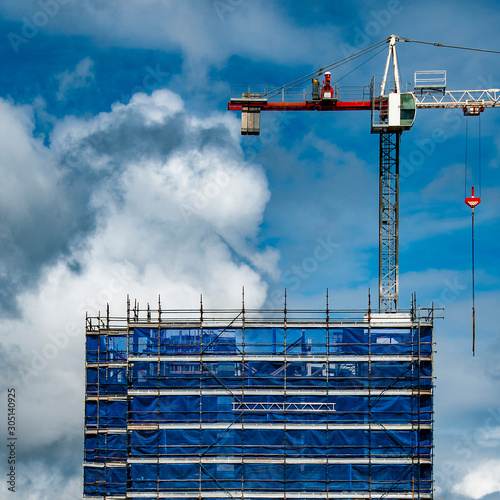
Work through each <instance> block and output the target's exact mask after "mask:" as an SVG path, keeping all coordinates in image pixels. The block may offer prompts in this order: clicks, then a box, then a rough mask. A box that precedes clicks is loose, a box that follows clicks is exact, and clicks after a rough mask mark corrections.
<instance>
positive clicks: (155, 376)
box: [84, 303, 434, 500]
mask: <svg viewBox="0 0 500 500" xmlns="http://www.w3.org/2000/svg"><path fill="white" fill-rule="evenodd" d="M433 315H434V311H433V309H432V308H431V309H420V308H413V307H412V309H411V310H410V311H406V312H398V313H389V314H387V313H385V314H381V313H378V314H372V312H371V311H370V310H365V311H360V310H356V311H353V310H351V311H334V310H331V309H328V307H327V308H326V309H325V310H322V311H289V310H287V309H286V307H285V309H284V310H281V311H262V310H258V311H257V310H255V311H253V310H245V308H244V307H242V308H241V310H204V309H203V307H201V308H200V310H197V311H192V310H191V311H179V310H176V311H172V310H162V308H161V306H160V305H158V309H157V310H152V309H150V307H149V306H148V307H147V309H145V310H141V309H139V305H138V304H137V303H136V304H134V306H133V307H130V303H129V304H128V307H127V317H123V318H116V317H110V315H109V309H108V312H107V314H106V316H105V317H96V318H90V317H89V318H87V326H86V373H87V374H86V414H85V450H84V452H85V459H84V460H85V461H84V498H86V499H92V498H95V499H97V498H99V499H116V500H118V499H125V498H137V499H139V498H141V499H147V500H152V499H160V498H170V499H191V498H192V499H199V500H201V499H202V498H211V499H212V498H214V499H228V498H230V499H236V498H241V499H285V498H297V499H299V498H300V499H319V498H321V499H371V498H377V499H380V498H384V499H387V500H390V499H394V500H396V499H420V498H422V499H431V498H432V457H433V453H432V450H433V442H432V427H433V408H432V391H433V370H432V357H433V341H432V329H433V319H434V318H433Z"/></svg>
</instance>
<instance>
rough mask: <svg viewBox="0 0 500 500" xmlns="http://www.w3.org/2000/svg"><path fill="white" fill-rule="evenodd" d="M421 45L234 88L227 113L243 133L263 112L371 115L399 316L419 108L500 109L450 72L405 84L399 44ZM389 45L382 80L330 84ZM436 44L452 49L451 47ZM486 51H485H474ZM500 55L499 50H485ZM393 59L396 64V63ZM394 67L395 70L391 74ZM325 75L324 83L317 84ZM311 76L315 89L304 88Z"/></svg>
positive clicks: (385, 284) (384, 267)
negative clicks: (406, 156) (409, 150)
mask: <svg viewBox="0 0 500 500" xmlns="http://www.w3.org/2000/svg"><path fill="white" fill-rule="evenodd" d="M398 41H402V42H417V43H429V42H420V41H418V40H411V39H408V38H403V37H398V36H396V35H391V36H390V37H389V38H387V39H385V40H382V41H381V42H378V43H376V44H374V45H372V46H370V47H367V48H366V49H363V50H361V51H359V52H357V53H355V54H353V55H352V56H349V57H347V58H345V59H344V60H342V61H339V62H338V63H333V64H331V65H329V66H327V67H325V68H321V69H319V70H318V71H317V72H314V73H311V74H309V75H306V76H305V77H303V78H301V79H299V80H295V81H294V82H292V83H290V84H288V85H284V86H282V87H278V88H268V87H258V86H236V85H233V86H232V87H231V98H230V101H229V103H228V109H229V110H231V111H240V112H241V134H242V135H259V133H260V113H261V111H357V110H365V111H370V112H371V117H372V119H371V133H374V134H379V136H380V140H379V310H380V311H381V312H397V311H398V305H399V145H400V138H401V134H402V132H403V131H405V130H410V129H411V127H412V125H413V122H414V120H415V114H416V110H417V109H435V108H445V109H448V108H461V109H462V110H463V112H464V115H466V116H479V114H480V113H481V112H483V111H484V109H485V108H489V107H500V89H489V90H451V91H450V90H446V71H435V70H434V71H417V72H415V80H414V86H413V90H409V89H408V88H403V85H402V83H401V81H400V76H399V68H398V60H397V54H396V42H398ZM387 42H388V43H389V51H388V54H387V61H386V64H385V70H384V74H383V77H382V79H381V81H380V82H379V81H376V78H375V77H373V79H372V82H371V84H370V85H369V86H367V87H359V88H355V89H353V88H352V87H349V88H342V87H339V86H337V85H336V84H335V83H333V82H332V81H331V72H330V71H329V69H330V68H335V67H338V66H339V65H340V64H343V63H345V62H349V61H351V60H353V59H354V58H355V57H359V56H361V55H364V54H366V53H368V52H369V51H370V50H374V49H376V48H379V47H381V46H383V45H385V44H386V43H387ZM432 45H437V46H442V47H453V48H465V47H454V46H450V45H443V44H439V43H433V44H432ZM469 50H481V49H469ZM486 52H497V51H486ZM391 61H392V63H391ZM391 69H392V72H391ZM322 74H323V75H324V81H323V83H322V84H321V83H320V82H319V80H318V77H319V76H320V75H322ZM311 76H314V77H313V78H312V81H311V85H308V86H306V87H304V88H299V85H303V84H304V83H305V82H306V81H307V80H308V79H309V78H310V77H311Z"/></svg>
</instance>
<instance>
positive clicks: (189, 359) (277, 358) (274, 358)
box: [96, 354, 431, 364]
mask: <svg viewBox="0 0 500 500" xmlns="http://www.w3.org/2000/svg"><path fill="white" fill-rule="evenodd" d="M425 360H428V361H430V360H431V357H430V356H429V354H426V355H425V356H424V355H421V356H418V355H414V356H411V355H403V354H402V355H371V356H370V355H366V356H365V355H359V356H326V355H323V356H317V355H311V356H297V355H293V354H287V355H286V356H283V355H281V354H273V355H267V356H255V355H253V356H249V355H248V354H247V355H242V354H228V355H220V354H219V355H213V354H202V355H200V354H191V355H186V354H182V355H173V356H129V358H128V361H129V362H131V363H133V362H138V361H150V362H158V361H176V362H182V363H196V362H198V363H199V362H203V363H213V362H217V361H234V362H243V363H247V362H253V361H255V362H264V361H267V362H275V363H279V362H285V361H287V362H290V363H291V362H297V363H328V362H329V363H347V362H356V361H385V362H387V361H425ZM96 364H97V363H96ZM101 364H103V363H101Z"/></svg>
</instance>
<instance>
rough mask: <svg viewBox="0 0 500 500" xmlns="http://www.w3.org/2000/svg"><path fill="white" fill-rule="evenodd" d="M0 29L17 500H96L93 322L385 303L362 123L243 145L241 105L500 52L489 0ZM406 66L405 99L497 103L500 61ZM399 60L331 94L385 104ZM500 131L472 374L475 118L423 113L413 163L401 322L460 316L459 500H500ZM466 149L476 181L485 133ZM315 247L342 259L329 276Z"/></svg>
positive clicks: (280, 5)
mask: <svg viewBox="0 0 500 500" xmlns="http://www.w3.org/2000/svg"><path fill="white" fill-rule="evenodd" d="M0 19H1V21H0V22H1V28H2V29H1V37H0V54H1V61H2V66H3V67H2V71H1V73H0V111H1V112H0V130H1V133H0V148H1V151H2V155H0V169H1V178H2V182H1V183H0V194H1V196H0V208H1V211H2V218H1V220H0V243H1V245H2V252H1V254H0V270H1V272H0V282H1V287H0V296H1V298H2V300H1V307H0V312H1V314H0V345H1V349H0V356H1V359H2V368H3V374H2V380H3V383H2V392H3V393H4V392H5V391H6V389H7V388H8V387H12V386H14V387H16V388H17V389H18V394H19V397H18V412H19V424H18V425H19V434H20V436H22V438H21V439H20V441H19V450H18V451H19V464H18V468H17V471H18V491H19V495H20V497H22V498H25V499H29V500H35V499H36V500H39V499H48V498H53V494H54V492H57V497H58V498H60V499H76V498H80V497H81V477H82V470H81V462H82V455H83V454H82V450H83V444H82V442H83V421H82V418H83V417H82V416H83V397H84V392H83V391H84V385H83V360H84V351H83V349H84V344H83V336H84V316H85V311H88V312H89V313H90V314H95V313H97V312H98V311H99V310H101V311H103V310H104V309H105V304H106V302H110V304H111V308H112V312H113V314H115V315H123V314H125V297H126V294H127V293H129V294H130V295H131V296H132V297H137V298H138V299H139V300H140V301H141V303H142V304H145V303H146V302H147V301H150V302H152V303H154V302H155V301H156V298H157V296H158V294H161V296H162V302H163V305H164V306H165V307H197V305H198V301H199V294H200V293H203V295H204V300H205V303H206V306H207V307H210V306H212V307H215V306H217V307H237V306H238V305H239V303H240V293H241V287H242V286H245V293H246V298H247V305H248V306H250V307H260V306H262V305H263V304H265V305H268V306H269V305H270V306H273V307H276V306H278V307H281V305H282V303H281V302H280V300H281V296H282V291H283V289H284V288H285V287H287V288H288V301H289V307H292V308H293V307H301V308H306V307H310V308H322V307H324V304H325V290H326V289H327V288H328V289H329V290H330V304H331V306H333V307H337V308H364V307H366V306H367V302H368V298H367V296H368V289H369V288H370V289H371V290H372V292H373V295H374V296H375V291H376V289H377V279H378V276H377V275H378V137H377V136H376V135H371V134H370V116H369V113H367V112H362V111H359V112H346V113H316V112H314V113H313V112H311V113H289V114H286V115H283V114H273V113H267V114H265V113H264V114H263V116H262V135H261V136H260V137H241V136H240V135H239V116H238V115H237V114H236V113H233V112H228V111H227V101H228V98H229V91H230V85H231V84H267V85H270V86H274V85H276V86H278V85H282V84H284V83H287V82H289V81H292V80H294V79H296V78H298V77H301V76H302V75H305V74H308V73H310V72H312V71H314V70H315V69H317V68H319V67H322V66H325V65H327V64H330V63H332V62H334V61H337V60H339V59H341V58H343V57H345V56H346V55H349V54H350V53H352V52H353V51H356V50H359V49H363V48H365V47H367V46H369V45H371V44H374V43H376V42H378V41H379V40H382V39H384V38H386V37H388V36H390V35H391V34H392V33H395V34H397V35H400V36H404V37H408V38H412V39H416V40H424V41H430V42H441V43H446V44H452V45H459V46H468V47H482V48H487V49H494V50H500V39H499V35H498V25H499V21H500V11H499V8H498V3H497V2H495V1H493V0H488V1H486V0H484V1H478V2H475V3H474V5H473V6H471V4H470V3H468V2H465V1H447V0H444V1H442V2H439V3H436V2H430V1H425V0H424V1H409V0H387V1H386V0H384V1H367V0H354V1H349V2H326V1H320V0H316V1H308V2H301V1H295V0H290V1H277V0H272V1H270V0H267V1H264V0H177V1H167V0H163V1H160V0H143V1H141V2H135V1H131V0H120V1H118V0H107V1H104V2H103V1H97V0H80V1H75V0H46V1H44V0H39V1H31V0H16V2H10V1H7V0H0ZM398 56H399V64H400V70H401V75H402V78H403V80H405V81H409V82H411V81H412V80H413V73H414V71H415V70H428V69H445V70H446V71H447V77H448V88H449V89H456V90H462V89H478V88H484V89H490V88H500V69H499V67H500V65H499V64H498V62H499V60H500V59H499V58H500V55H498V54H486V53H480V52H468V51H460V50H452V49H445V48H438V47H434V46H428V45H421V44H411V43H399V44H398ZM385 58H386V52H385V50H384V51H383V52H381V53H380V54H379V55H377V56H376V57H374V58H373V59H371V60H369V61H368V62H366V64H364V65H363V66H361V67H360V68H359V69H357V70H356V71H353V72H352V73H350V72H351V71H352V70H354V69H355V67H356V66H357V65H358V64H359V62H356V63H352V64H350V65H346V66H343V67H341V68H339V69H338V70H335V72H334V74H333V75H332V80H333V81H337V80H339V79H341V78H342V82H341V83H342V85H346V86H350V85H352V86H360V85H369V83H370V81H371V78H372V76H373V75H374V74H380V73H382V72H383V68H384V64H385ZM347 73H350V74H349V75H347ZM345 75H347V76H345ZM344 76H345V78H343V77H344ZM499 124H500V112H498V111H496V110H494V109H489V110H486V111H485V112H484V113H483V116H482V117H481V132H482V134H481V163H482V186H481V187H482V189H481V195H482V198H483V202H482V203H481V205H480V206H479V207H478V208H477V209H476V315H477V336H478V341H477V354H476V357H475V358H472V356H471V292H472V291H471V265H470V210H469V209H468V207H467V206H466V205H465V204H464V195H465V189H464V158H465V144H466V141H465V139H466V137H465V118H463V116H462V114H461V112H460V111H459V110H456V111H453V110H419V111H418V112H417V117H416V121H415V125H414V127H413V129H412V130H411V131H409V132H405V133H404V134H403V137H402V143H401V198H400V203H401V209H400V214H401V223H400V224H401V226H400V237H401V240H400V244H401V252H400V272H401V298H400V305H401V307H409V304H410V295H411V293H412V292H414V291H415V292H416V293H417V297H418V302H419V303H420V304H421V305H422V306H429V305H431V304H432V303H434V304H435V305H437V306H442V307H444V308H445V311H444V319H442V320H438V321H437V322H436V325H435V338H436V341H437V351H438V352H437V355H436V359H435V369H436V374H437V376H438V379H437V388H436V400H435V406H436V433H435V444H436V450H435V453H436V458H435V465H436V466H435V471H436V487H437V491H436V495H437V496H439V498H441V499H444V500H448V499H451V498H459V499H462V498H463V499H474V500H475V499H479V498H485V499H487V500H498V499H500V481H499V479H498V478H499V477H500V398H499V394H500V390H499V389H500V370H499V368H498V360H497V357H498V356H497V353H498V351H499V349H500V338H499V327H498V319H497V317H496V312H497V309H498V304H499V299H500V293H499V291H498V288H499V282H500V273H499V271H500V270H499V264H498V255H499V252H500V242H499V238H498V234H499V230H500V175H499V165H500V140H499V138H498V133H497V130H498V126H499ZM469 128H470V131H469V149H470V151H471V158H470V167H471V168H472V169H474V168H477V154H476V153H475V152H474V151H475V150H476V149H477V147H478V146H477V145H478V133H477V121H474V119H470V120H469ZM318 246H321V248H324V249H326V257H325V258H324V259H321V260H318V259H316V260H314V255H315V250H316V248H317V247H318ZM316 255H317V253H316ZM322 255H325V254H322ZM276 297H279V298H278V299H276ZM5 402H6V397H5V394H3V395H2V405H4V404H5ZM3 407H4V406H2V408H3ZM5 411H6V410H5ZM0 467H1V470H2V474H3V473H4V470H5V467H6V463H5V461H4V460H2V463H1V464H0ZM4 477H5V476H4ZM0 488H2V490H1V491H6V489H5V488H6V483H5V481H4V482H3V483H2V485H1V486H0ZM6 494H7V492H6V493H5V494H3V496H6Z"/></svg>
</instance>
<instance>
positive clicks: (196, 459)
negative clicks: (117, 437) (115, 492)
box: [87, 455, 431, 467]
mask: <svg viewBox="0 0 500 500" xmlns="http://www.w3.org/2000/svg"><path fill="white" fill-rule="evenodd" d="M127 463H128V464H200V463H201V464H260V465H269V464H298V465H301V464H304V465H305V464H309V465H330V464H344V465H412V464H430V463H431V459H429V458H418V457H415V456H414V457H407V458H406V457H405V458H374V457H372V458H302V457H296V458H292V457H281V458H262V457H260V458H254V457H235V456H227V457H224V456H221V455H218V456H216V457H210V456H203V457H200V456H190V457H158V458H128V459H127ZM87 467H92V465H87Z"/></svg>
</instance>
